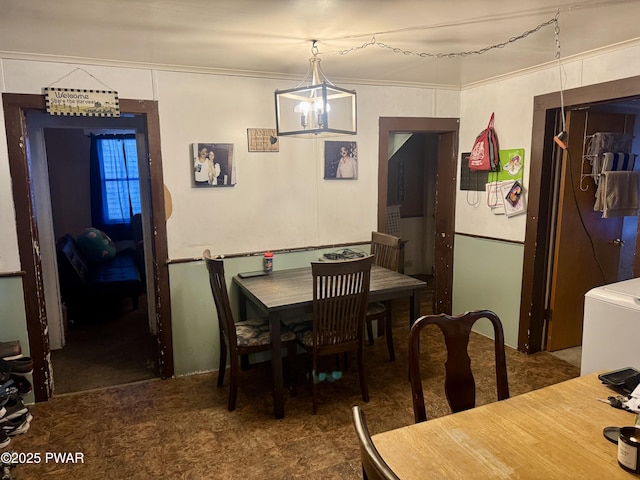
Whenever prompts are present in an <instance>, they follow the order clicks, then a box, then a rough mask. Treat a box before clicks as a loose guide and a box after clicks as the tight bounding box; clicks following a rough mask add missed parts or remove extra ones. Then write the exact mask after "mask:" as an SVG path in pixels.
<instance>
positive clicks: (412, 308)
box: [409, 289, 420, 328]
mask: <svg viewBox="0 0 640 480" xmlns="http://www.w3.org/2000/svg"><path fill="white" fill-rule="evenodd" d="M409 301H410V303H409V328H411V327H412V326H413V324H414V323H415V321H416V320H417V319H418V317H420V290H417V289H416V290H413V293H412V294H411V298H410V300H409Z"/></svg>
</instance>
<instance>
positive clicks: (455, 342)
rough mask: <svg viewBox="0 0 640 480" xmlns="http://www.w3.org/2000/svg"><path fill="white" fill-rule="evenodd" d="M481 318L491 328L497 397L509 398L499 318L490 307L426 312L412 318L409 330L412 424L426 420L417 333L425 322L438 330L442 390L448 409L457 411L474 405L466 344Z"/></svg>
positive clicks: (473, 388) (472, 383)
mask: <svg viewBox="0 0 640 480" xmlns="http://www.w3.org/2000/svg"><path fill="white" fill-rule="evenodd" d="M482 318H487V319H489V321H490V322H491V324H492V325H493V330H494V348H495V365H496V384H497V390H498V400H504V399H506V398H509V383H508V382H507V363H506V359H505V348H504V333H503V330H502V322H501V321H500V318H498V316H497V315H496V314H495V313H494V312H492V311H490V310H476V311H472V312H466V313H463V314H461V315H457V316H451V315H445V314H440V315H426V316H423V317H420V318H419V319H418V320H416V322H415V323H414V324H413V326H412V327H411V331H410V332H409V376H410V378H411V394H412V398H413V413H414V416H415V421H416V423H418V422H424V421H425V420H427V412H426V410H425V406H424V395H423V392H422V377H421V375H420V333H421V332H422V330H423V329H424V328H425V327H426V326H427V325H437V326H438V327H439V328H440V330H441V331H442V333H443V335H444V339H445V344H446V347H447V360H446V362H445V382H444V386H445V393H446V396H447V401H448V402H449V406H450V407H451V410H452V412H454V413H455V412H460V411H462V410H468V409H470V408H474V407H475V406H476V383H475V379H474V377H473V373H472V371H471V359H470V358H469V354H468V352H467V346H468V344H469V337H470V335H471V328H472V327H473V325H474V324H475V323H476V322H477V321H478V320H480V319H482Z"/></svg>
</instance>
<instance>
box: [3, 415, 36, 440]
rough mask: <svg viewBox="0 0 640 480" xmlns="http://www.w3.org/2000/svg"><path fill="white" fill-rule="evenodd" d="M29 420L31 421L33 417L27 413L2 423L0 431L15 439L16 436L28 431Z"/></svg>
mask: <svg viewBox="0 0 640 480" xmlns="http://www.w3.org/2000/svg"><path fill="white" fill-rule="evenodd" d="M31 420H33V416H32V415H31V414H30V413H29V412H27V413H25V414H23V415H20V416H19V417H16V418H14V419H12V420H8V421H6V422H4V423H3V424H2V425H0V430H1V431H3V432H4V433H6V434H7V435H8V436H10V437H15V436H16V435H21V434H23V433H25V432H26V431H27V430H29V427H30V426H31Z"/></svg>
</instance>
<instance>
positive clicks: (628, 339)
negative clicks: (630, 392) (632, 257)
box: [580, 278, 640, 375]
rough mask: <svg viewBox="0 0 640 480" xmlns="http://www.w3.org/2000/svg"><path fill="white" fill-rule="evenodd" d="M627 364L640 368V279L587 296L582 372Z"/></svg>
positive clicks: (623, 282)
mask: <svg viewBox="0 0 640 480" xmlns="http://www.w3.org/2000/svg"><path fill="white" fill-rule="evenodd" d="M624 367H633V368H636V369H638V370H640V278H634V279H631V280H625V281H622V282H617V283H612V284H609V285H603V286H601V287H596V288H594V289H592V290H589V291H588V292H587V293H586V294H585V296H584V323H583V327H582V360H581V364H580V375H586V374H588V373H592V372H598V371H610V370H617V369H619V368H624Z"/></svg>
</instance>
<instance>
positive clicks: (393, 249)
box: [367, 232, 401, 360]
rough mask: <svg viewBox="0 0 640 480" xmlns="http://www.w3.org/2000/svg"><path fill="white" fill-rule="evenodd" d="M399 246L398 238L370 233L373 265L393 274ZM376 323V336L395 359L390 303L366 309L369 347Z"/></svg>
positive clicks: (396, 266)
mask: <svg viewBox="0 0 640 480" xmlns="http://www.w3.org/2000/svg"><path fill="white" fill-rule="evenodd" d="M400 244H401V241H400V239H399V238H398V237H394V236H393V235H388V234H386V233H380V232H371V254H372V255H373V256H374V257H375V264H376V265H379V266H381V267H384V268H388V269H389V270H393V271H394V272H397V271H399V268H400ZM374 320H377V321H378V336H382V335H384V336H385V337H386V338H387V349H388V350H389V358H390V359H391V360H395V359H396V354H395V350H394V348H393V335H392V328H391V327H392V318H391V301H386V302H375V303H372V304H370V305H369V306H368V308H367V338H368V340H369V345H373V321H374Z"/></svg>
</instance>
